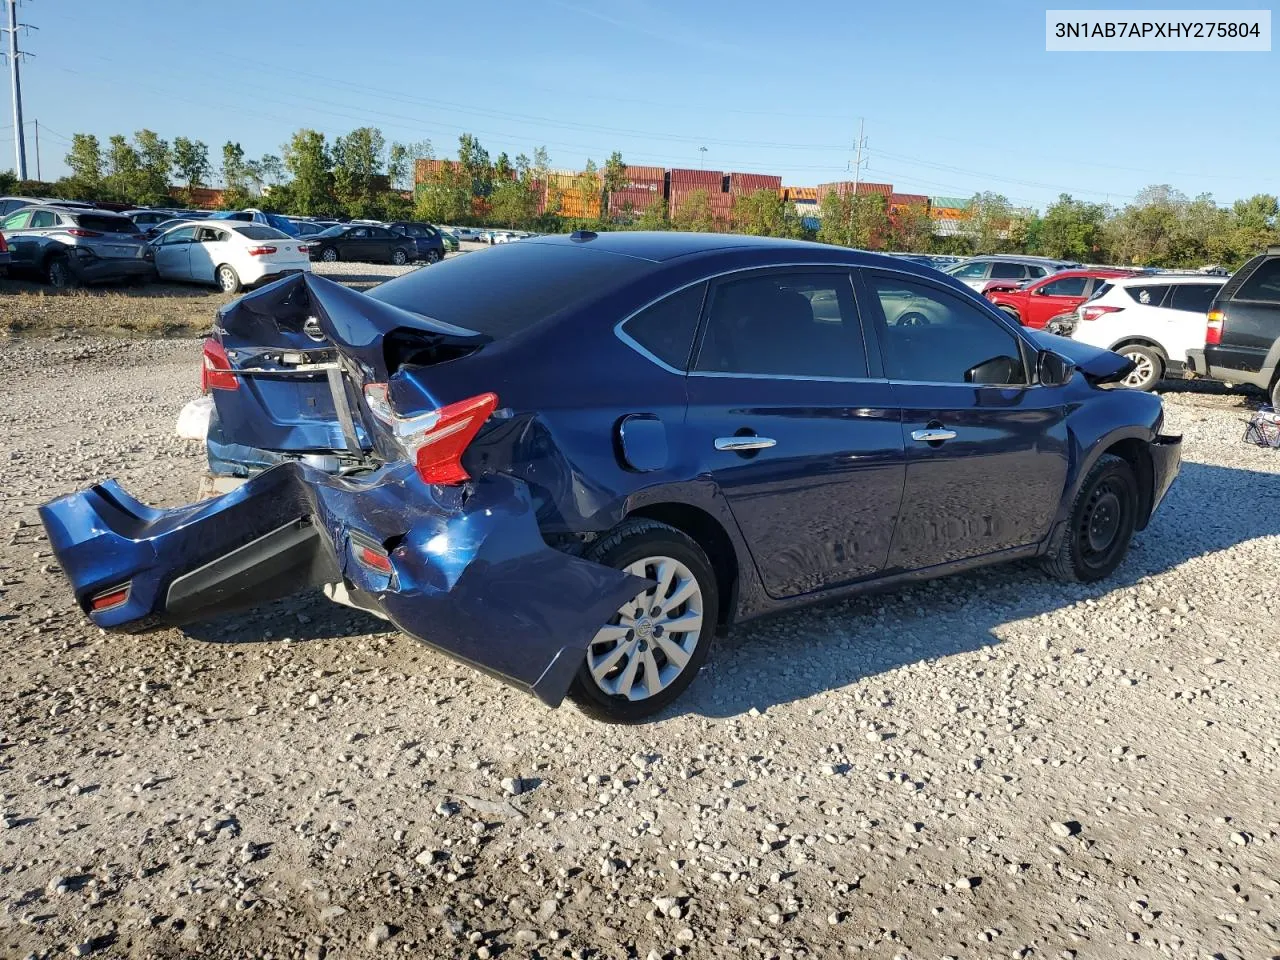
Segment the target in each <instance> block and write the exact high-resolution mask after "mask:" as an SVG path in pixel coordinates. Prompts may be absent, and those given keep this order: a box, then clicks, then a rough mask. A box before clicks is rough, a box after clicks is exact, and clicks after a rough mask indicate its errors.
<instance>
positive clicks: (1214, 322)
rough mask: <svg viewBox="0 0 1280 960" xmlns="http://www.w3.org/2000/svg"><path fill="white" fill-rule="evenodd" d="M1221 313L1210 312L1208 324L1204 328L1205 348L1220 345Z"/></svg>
mask: <svg viewBox="0 0 1280 960" xmlns="http://www.w3.org/2000/svg"><path fill="white" fill-rule="evenodd" d="M1222 319H1223V317H1222V311H1221V310H1210V311H1209V317H1208V320H1209V323H1208V325H1207V326H1206V327H1205V328H1204V343H1205V346H1206V347H1214V346H1217V345H1218V344H1220V343H1222Z"/></svg>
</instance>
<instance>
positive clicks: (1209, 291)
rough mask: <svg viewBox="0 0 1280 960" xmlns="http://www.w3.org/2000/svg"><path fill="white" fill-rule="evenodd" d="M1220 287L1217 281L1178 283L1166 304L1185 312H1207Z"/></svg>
mask: <svg viewBox="0 0 1280 960" xmlns="http://www.w3.org/2000/svg"><path fill="white" fill-rule="evenodd" d="M1221 288H1222V287H1221V284H1217V283H1180V284H1177V285H1176V286H1175V287H1174V288H1173V297H1172V299H1171V300H1170V302H1169V303H1168V304H1166V306H1169V307H1172V308H1173V309H1174V310H1185V311H1186V312H1187V313H1208V312H1209V306H1210V304H1212V303H1213V298H1214V296H1215V295H1216V294H1217V293H1218V291H1219V290H1220V289H1221Z"/></svg>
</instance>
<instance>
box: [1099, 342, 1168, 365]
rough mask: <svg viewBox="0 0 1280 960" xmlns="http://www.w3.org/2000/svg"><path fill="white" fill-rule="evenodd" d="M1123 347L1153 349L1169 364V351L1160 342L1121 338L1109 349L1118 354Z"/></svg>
mask: <svg viewBox="0 0 1280 960" xmlns="http://www.w3.org/2000/svg"><path fill="white" fill-rule="evenodd" d="M1122 347H1151V348H1152V349H1153V350H1158V351H1160V357H1161V359H1162V360H1164V361H1165V362H1168V360H1169V351H1168V350H1166V349H1165V348H1164V346H1163V345H1162V344H1160V343H1159V342H1158V341H1156V340H1153V339H1151V338H1150V337H1143V336H1129V337H1121V338H1120V339H1119V340H1117V341H1116V342H1115V343H1113V344H1112V345H1111V346H1109V347H1108V348H1107V349H1108V350H1111V351H1116V352H1118V351H1119V350H1120V349H1121V348H1122Z"/></svg>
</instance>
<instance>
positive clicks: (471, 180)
mask: <svg viewBox="0 0 1280 960" xmlns="http://www.w3.org/2000/svg"><path fill="white" fill-rule="evenodd" d="M458 165H459V167H460V168H461V170H462V174H463V176H464V177H465V178H466V180H467V184H468V186H469V188H470V190H471V196H473V197H487V196H489V194H490V193H491V192H492V191H493V164H491V163H490V162H489V151H488V150H486V149H485V148H484V147H482V146H480V141H479V140H477V139H476V138H475V137H473V136H472V135H471V134H469V133H464V134H463V135H462V136H460V137H458Z"/></svg>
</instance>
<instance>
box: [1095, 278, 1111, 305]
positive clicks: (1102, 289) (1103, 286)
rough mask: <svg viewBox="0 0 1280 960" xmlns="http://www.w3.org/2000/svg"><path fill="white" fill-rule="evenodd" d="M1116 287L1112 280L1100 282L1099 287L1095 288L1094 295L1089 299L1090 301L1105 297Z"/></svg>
mask: <svg viewBox="0 0 1280 960" xmlns="http://www.w3.org/2000/svg"><path fill="white" fill-rule="evenodd" d="M1114 286H1115V284H1114V283H1112V282H1111V281H1110V280H1102V281H1099V283H1098V286H1097V287H1095V288H1094V291H1093V295H1092V296H1091V297H1089V299H1090V300H1097V299H1098V298H1099V297H1105V296H1106V295H1107V294H1108V293H1110V292H1111V289H1112V288H1113V287H1114Z"/></svg>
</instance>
